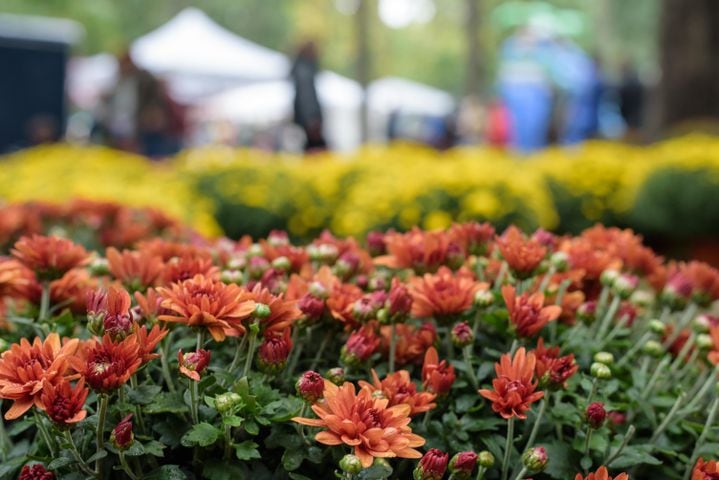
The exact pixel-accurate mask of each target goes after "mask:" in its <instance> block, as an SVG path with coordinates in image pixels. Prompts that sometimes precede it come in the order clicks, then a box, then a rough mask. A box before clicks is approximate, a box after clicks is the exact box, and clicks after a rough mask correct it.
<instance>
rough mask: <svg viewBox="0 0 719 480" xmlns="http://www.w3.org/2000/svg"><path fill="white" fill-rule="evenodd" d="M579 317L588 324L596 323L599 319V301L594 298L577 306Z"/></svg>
mask: <svg viewBox="0 0 719 480" xmlns="http://www.w3.org/2000/svg"><path fill="white" fill-rule="evenodd" d="M577 319H578V320H580V321H582V322H584V323H587V324H591V323H594V321H595V320H596V319H597V302H595V301H594V300H592V301H589V302H584V303H583V304H581V305H580V306H579V308H577Z"/></svg>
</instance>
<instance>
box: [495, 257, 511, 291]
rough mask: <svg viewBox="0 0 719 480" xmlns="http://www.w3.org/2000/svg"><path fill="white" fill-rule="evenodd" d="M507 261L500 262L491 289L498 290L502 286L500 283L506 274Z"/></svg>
mask: <svg viewBox="0 0 719 480" xmlns="http://www.w3.org/2000/svg"><path fill="white" fill-rule="evenodd" d="M507 268H508V265H507V262H502V266H501V267H499V273H498V274H497V278H495V279H494V286H493V287H492V290H499V289H500V288H502V283H504V277H505V275H506V274H507Z"/></svg>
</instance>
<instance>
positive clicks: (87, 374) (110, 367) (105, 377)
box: [72, 335, 142, 392]
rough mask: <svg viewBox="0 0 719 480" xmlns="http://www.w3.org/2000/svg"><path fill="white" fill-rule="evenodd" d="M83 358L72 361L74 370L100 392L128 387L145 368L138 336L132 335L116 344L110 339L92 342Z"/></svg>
mask: <svg viewBox="0 0 719 480" xmlns="http://www.w3.org/2000/svg"><path fill="white" fill-rule="evenodd" d="M83 350H84V352H83V353H84V355H83V356H84V358H82V356H78V357H75V358H73V359H72V363H73V368H74V369H75V370H76V371H78V372H79V373H80V374H82V376H83V377H84V378H85V381H86V382H87V384H88V385H89V386H90V387H91V388H92V389H93V390H95V391H97V392H111V391H113V390H116V389H118V388H120V387H121V386H122V385H124V384H125V383H127V381H128V380H129V379H130V377H131V376H132V375H134V374H135V372H136V371H137V369H138V368H140V365H141V364H142V357H141V355H140V346H139V345H138V343H137V336H136V335H130V336H128V337H127V338H125V339H124V340H122V341H121V342H118V343H115V342H113V340H112V338H111V337H110V336H109V335H104V336H103V337H102V341H98V340H95V339H93V340H89V341H88V342H87V343H86V344H85V345H84V349H83Z"/></svg>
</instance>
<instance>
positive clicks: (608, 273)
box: [599, 269, 619, 287]
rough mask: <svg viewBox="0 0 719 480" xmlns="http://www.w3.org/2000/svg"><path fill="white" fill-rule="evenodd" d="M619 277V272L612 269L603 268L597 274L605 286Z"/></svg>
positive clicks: (608, 285) (611, 283)
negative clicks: (600, 272)
mask: <svg viewBox="0 0 719 480" xmlns="http://www.w3.org/2000/svg"><path fill="white" fill-rule="evenodd" d="M618 277H619V272H618V271H616V270H613V269H609V270H604V271H603V272H602V274H601V275H600V276H599V281H600V282H601V284H602V285H603V286H605V287H611V286H612V285H613V284H614V281H615V280H616V279H617V278H618Z"/></svg>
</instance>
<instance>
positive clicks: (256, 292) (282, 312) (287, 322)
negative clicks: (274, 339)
mask: <svg viewBox="0 0 719 480" xmlns="http://www.w3.org/2000/svg"><path fill="white" fill-rule="evenodd" d="M249 298H251V299H252V300H254V301H255V303H256V304H258V303H261V304H263V305H267V306H268V307H270V314H269V315H268V316H267V317H264V318H262V319H260V328H261V329H262V332H263V335H265V336H267V337H269V336H272V335H273V334H280V333H282V332H284V331H285V330H288V329H289V328H290V327H291V326H292V324H293V323H294V322H295V320H297V319H298V318H300V316H302V312H301V311H300V310H299V308H297V302H294V301H291V300H285V299H284V298H283V296H282V295H279V296H276V295H272V294H271V293H270V291H269V290H267V289H266V288H262V286H261V285H259V284H258V285H255V288H253V289H252V291H251V292H250V296H249Z"/></svg>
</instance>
